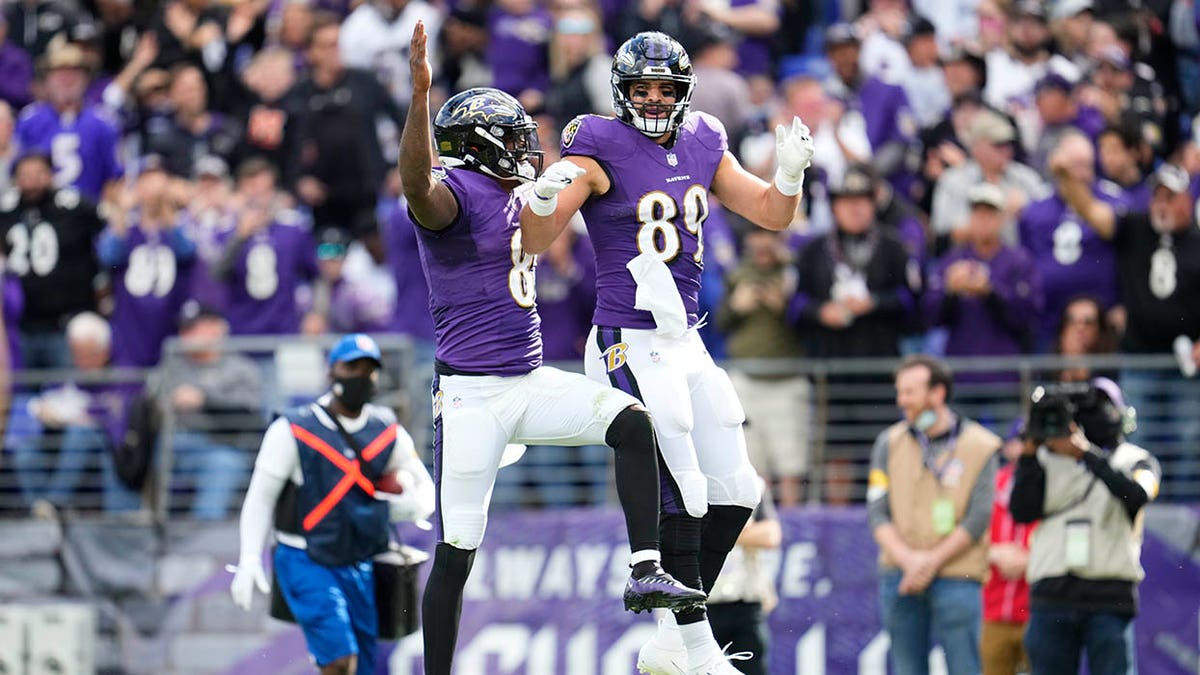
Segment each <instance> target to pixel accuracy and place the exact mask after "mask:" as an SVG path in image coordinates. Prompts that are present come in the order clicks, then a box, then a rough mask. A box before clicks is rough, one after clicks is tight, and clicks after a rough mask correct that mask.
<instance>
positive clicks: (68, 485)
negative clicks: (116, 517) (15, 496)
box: [13, 312, 138, 511]
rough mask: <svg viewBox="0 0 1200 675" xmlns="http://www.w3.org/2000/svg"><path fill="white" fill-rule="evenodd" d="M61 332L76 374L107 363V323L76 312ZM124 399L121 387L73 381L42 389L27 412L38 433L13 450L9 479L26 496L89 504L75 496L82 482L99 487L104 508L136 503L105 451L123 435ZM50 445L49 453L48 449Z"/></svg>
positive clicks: (59, 503)
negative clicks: (11, 477) (12, 475)
mask: <svg viewBox="0 0 1200 675" xmlns="http://www.w3.org/2000/svg"><path fill="white" fill-rule="evenodd" d="M66 332H67V342H68V344H69V346H70V349H71V365H72V367H73V368H74V369H75V372H76V373H78V374H81V375H85V376H86V375H96V374H99V373H101V372H102V371H104V370H105V369H107V368H108V363H109V356H110V354H111V348H112V342H113V341H112V331H111V329H110V328H109V325H108V322H107V321H105V320H104V319H103V318H102V317H100V315H98V314H95V313H92V312H84V313H82V314H78V315H76V316H75V317H74V318H72V319H71V321H70V322H68V324H67V331H66ZM127 403H128V396H127V394H126V392H125V388H123V387H118V386H112V385H100V384H75V383H73V382H66V383H63V384H61V385H59V386H55V387H48V388H46V389H45V390H43V391H42V392H41V393H40V394H39V395H38V396H37V397H35V398H33V399H32V400H31V401H30V402H29V413H30V414H31V415H32V416H33V418H34V419H35V420H36V421H37V423H38V424H39V425H40V427H41V433H40V434H38V435H36V436H35V437H32V438H27V439H25V440H27V441H29V442H25V443H17V444H15V447H14V448H13V450H14V451H13V465H14V469H15V473H16V476H17V483H18V485H19V486H20V489H21V493H22V495H23V496H24V498H25V500H26V502H27V503H29V504H30V505H32V504H33V503H34V502H36V501H37V500H45V501H48V502H50V503H52V504H54V505H55V506H84V507H94V506H95V504H94V502H93V503H87V502H83V501H82V500H81V499H80V498H81V497H82V496H83V495H82V493H83V491H84V489H85V488H95V487H97V486H99V487H101V489H102V505H103V507H104V510H105V511H125V510H129V509H136V508H137V507H138V496H137V494H136V493H134V492H132V491H130V490H129V489H128V488H127V487H125V486H124V485H122V484H121V483H120V481H119V480H118V479H117V474H116V471H115V470H114V467H113V463H112V456H113V455H112V452H111V448H112V444H113V443H114V442H117V441H119V440H120V439H121V437H122V436H123V434H124V425H125V408H126V405H127ZM54 448H56V449H57V452H56V453H55V452H51V449H54ZM97 473H99V474H100V478H99V480H97V478H96V474H97ZM89 491H90V490H89Z"/></svg>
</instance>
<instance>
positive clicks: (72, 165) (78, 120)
mask: <svg viewBox="0 0 1200 675" xmlns="http://www.w3.org/2000/svg"><path fill="white" fill-rule="evenodd" d="M96 110H97V109H95V108H84V109H83V112H81V113H80V114H79V115H76V116H72V117H63V116H61V115H59V114H58V112H57V111H56V110H55V109H54V108H53V107H51V106H50V104H48V103H34V104H32V105H30V106H29V107H27V108H25V110H24V111H22V112H21V119H20V120H19V121H18V122H17V132H16V135H17V142H18V143H19V144H20V146H21V148H22V149H23V150H32V149H38V150H41V151H43V152H45V153H47V154H49V155H50V161H51V163H52V164H53V165H54V184H55V185H56V186H58V187H65V186H68V185H71V186H74V187H75V188H76V189H78V190H79V192H81V193H82V194H83V195H84V196H85V197H87V198H88V199H89V200H91V201H93V202H96V201H99V198H100V191H101V190H102V189H104V185H105V183H107V182H109V181H110V180H114V179H117V178H120V177H121V176H123V175H124V170H123V169H122V168H121V165H120V162H119V161H118V160H117V132H116V129H114V127H113V124H112V123H111V122H109V121H108V120H106V119H104V118H103V117H102V116H101V115H100V114H98V113H97V112H96Z"/></svg>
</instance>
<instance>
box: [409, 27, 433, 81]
mask: <svg viewBox="0 0 1200 675" xmlns="http://www.w3.org/2000/svg"><path fill="white" fill-rule="evenodd" d="M428 41H429V37H428V36H427V35H425V22H423V21H418V22H417V26H416V28H413V34H412V42H410V43H409V49H408V68H409V70H410V71H411V73H412V87H413V93H414V94H422V95H423V94H426V93H428V92H429V88H430V87H432V86H433V69H432V68H431V67H430V65H429V56H428V54H427V53H426V44H427V43H428Z"/></svg>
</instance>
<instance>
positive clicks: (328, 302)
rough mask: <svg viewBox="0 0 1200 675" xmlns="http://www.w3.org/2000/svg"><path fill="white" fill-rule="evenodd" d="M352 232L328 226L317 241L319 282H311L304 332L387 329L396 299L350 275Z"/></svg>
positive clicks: (313, 333) (349, 331)
mask: <svg viewBox="0 0 1200 675" xmlns="http://www.w3.org/2000/svg"><path fill="white" fill-rule="evenodd" d="M350 245H351V239H350V235H348V234H346V233H345V232H343V231H342V230H338V229H334V228H328V229H326V230H323V231H322V232H321V237H320V239H319V240H318V241H317V270H318V272H319V274H318V277H317V279H316V281H314V282H313V284H312V291H311V293H310V294H309V296H310V300H309V302H307V303H305V304H307V305H308V306H309V307H308V311H307V312H306V314H305V317H304V323H303V326H302V332H303V333H304V334H306V335H320V334H322V333H379V332H383V331H386V330H387V328H388V324H389V323H390V322H391V320H392V316H393V313H394V312H393V309H394V307H393V299H392V298H391V297H389V294H387V293H385V292H383V289H380V288H377V287H375V286H374V285H373V284H370V283H367V282H364V280H363V279H359V278H348V277H347V276H346V274H345V272H346V254H347V253H348V252H349V250H350Z"/></svg>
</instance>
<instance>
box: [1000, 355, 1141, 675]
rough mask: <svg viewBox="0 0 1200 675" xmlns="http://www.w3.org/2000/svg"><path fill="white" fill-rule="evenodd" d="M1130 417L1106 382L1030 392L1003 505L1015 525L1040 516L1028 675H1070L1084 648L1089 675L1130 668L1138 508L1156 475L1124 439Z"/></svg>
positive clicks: (1031, 573)
mask: <svg viewBox="0 0 1200 675" xmlns="http://www.w3.org/2000/svg"><path fill="white" fill-rule="evenodd" d="M1134 422H1135V420H1134V411H1133V410H1132V409H1131V408H1129V407H1127V406H1126V405H1125V400H1124V396H1123V395H1122V393H1121V389H1120V388H1119V387H1117V385H1116V384H1115V383H1114V382H1113V381H1112V380H1109V379H1106V378H1096V379H1094V380H1092V381H1091V382H1090V383H1089V382H1077V383H1069V384H1056V385H1047V386H1045V387H1038V388H1037V389H1035V390H1034V392H1033V405H1032V407H1031V409H1030V413H1029V422H1028V426H1027V433H1028V435H1029V437H1030V439H1031V440H1032V442H1031V443H1029V444H1027V445H1026V449H1025V452H1024V453H1023V454H1022V456H1021V458H1020V460H1018V463H1017V470H1016V475H1015V477H1014V478H1013V488H1012V496H1011V500H1010V504H1009V507H1010V509H1011V511H1012V515H1013V519H1014V520H1016V521H1017V522H1019V523H1020V522H1032V521H1034V520H1039V519H1040V520H1041V523H1040V524H1039V525H1038V526H1037V529H1035V530H1034V532H1033V538H1032V539H1031V540H1030V544H1029V566H1028V570H1027V572H1026V577H1027V579H1028V580H1029V584H1030V615H1029V626H1028V628H1027V629H1026V632H1025V649H1026V651H1027V652H1028V654H1029V661H1030V664H1031V665H1032V667H1033V675H1073V674H1074V673H1078V672H1079V662H1080V653H1081V652H1082V651H1084V650H1086V652H1087V662H1088V670H1089V672H1091V673H1092V675H1126V673H1129V672H1132V671H1133V667H1134V663H1135V658H1134V649H1133V617H1134V615H1135V614H1136V613H1137V586H1138V583H1139V582H1141V580H1142V579H1143V578H1144V577H1145V573H1144V572H1143V570H1142V565H1141V561H1140V558H1141V549H1142V517H1141V514H1142V507H1144V506H1145V505H1146V503H1147V502H1149V501H1150V500H1151V499H1154V497H1155V496H1156V495H1157V494H1158V486H1159V481H1160V479H1161V475H1162V474H1161V471H1160V469H1159V466H1158V462H1157V461H1156V460H1155V459H1154V457H1153V456H1152V455H1151V454H1150V453H1149V452H1147V451H1146V450H1144V449H1142V448H1140V447H1138V446H1136V445H1133V444H1132V443H1128V442H1126V441H1125V434H1127V433H1129V432H1130V431H1132V430H1133V427H1134Z"/></svg>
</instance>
